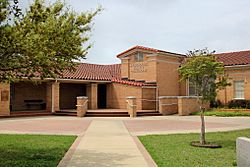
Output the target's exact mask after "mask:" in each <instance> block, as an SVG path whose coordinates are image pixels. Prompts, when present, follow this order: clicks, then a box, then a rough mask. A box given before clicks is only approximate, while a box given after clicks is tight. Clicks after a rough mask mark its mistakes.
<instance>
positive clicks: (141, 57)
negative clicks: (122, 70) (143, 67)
mask: <svg viewBox="0 0 250 167" xmlns="http://www.w3.org/2000/svg"><path fill="white" fill-rule="evenodd" d="M135 61H136V62H138V61H143V53H141V52H138V53H137V54H136V55H135Z"/></svg>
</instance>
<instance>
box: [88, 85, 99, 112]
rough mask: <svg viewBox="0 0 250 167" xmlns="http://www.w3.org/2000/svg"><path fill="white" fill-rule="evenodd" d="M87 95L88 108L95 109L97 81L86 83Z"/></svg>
mask: <svg viewBox="0 0 250 167" xmlns="http://www.w3.org/2000/svg"><path fill="white" fill-rule="evenodd" d="M87 96H88V99H89V105H88V107H89V108H90V109H97V108H98V107H97V83H91V84H89V85H87Z"/></svg>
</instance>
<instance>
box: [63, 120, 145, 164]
mask: <svg viewBox="0 0 250 167" xmlns="http://www.w3.org/2000/svg"><path fill="white" fill-rule="evenodd" d="M67 166H71V167H73V166H76V167H78V166H79V167H80V166H84V167H108V166H121V167H125V166H128V167H146V166H148V164H147V162H146V160H145V158H144V156H143V155H142V153H141V152H140V150H139V149H138V147H137V145H136V143H135V142H134V139H133V137H132V136H131V135H130V134H129V132H128V130H127V129H126V127H125V126H124V124H123V122H122V121H119V120H117V121H108V120H107V121H106V120H93V121H92V123H91V124H90V126H89V128H88V129H87V131H86V132H85V135H84V137H83V138H82V139H81V141H80V143H79V144H78V146H77V148H76V150H75V152H74V154H73V156H72V158H71V159H70V161H69V162H68V164H67Z"/></svg>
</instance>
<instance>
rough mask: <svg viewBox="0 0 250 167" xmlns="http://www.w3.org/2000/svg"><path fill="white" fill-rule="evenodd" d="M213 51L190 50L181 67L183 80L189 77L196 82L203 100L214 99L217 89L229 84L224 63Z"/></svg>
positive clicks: (197, 90)
mask: <svg viewBox="0 0 250 167" xmlns="http://www.w3.org/2000/svg"><path fill="white" fill-rule="evenodd" d="M213 53H214V52H210V51H208V50H207V49H203V50H195V51H189V53H188V54H187V56H188V58H187V60H186V62H185V63H184V64H183V65H182V66H181V67H180V68H179V72H180V76H181V80H187V79H188V80H189V81H191V82H193V84H195V88H196V92H197V95H198V96H201V100H202V102H209V101H211V100H214V99H215V98H216V94H217V93H216V90H217V89H223V88H225V87H226V86H227V85H229V83H228V82H227V77H226V76H224V66H223V63H222V62H219V61H217V60H216V57H215V56H214V54H213Z"/></svg>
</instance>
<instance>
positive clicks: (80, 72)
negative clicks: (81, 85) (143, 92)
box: [60, 63, 154, 86]
mask: <svg viewBox="0 0 250 167" xmlns="http://www.w3.org/2000/svg"><path fill="white" fill-rule="evenodd" d="M60 78H63V79H79V80H101V81H111V82H115V83H121V84H126V85H132V86H153V85H154V84H147V83H143V82H138V81H129V80H122V79H121V64H113V65H97V64H87V63H80V64H79V65H78V66H77V67H76V71H75V72H70V71H65V72H64V73H63V76H62V77H60Z"/></svg>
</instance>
